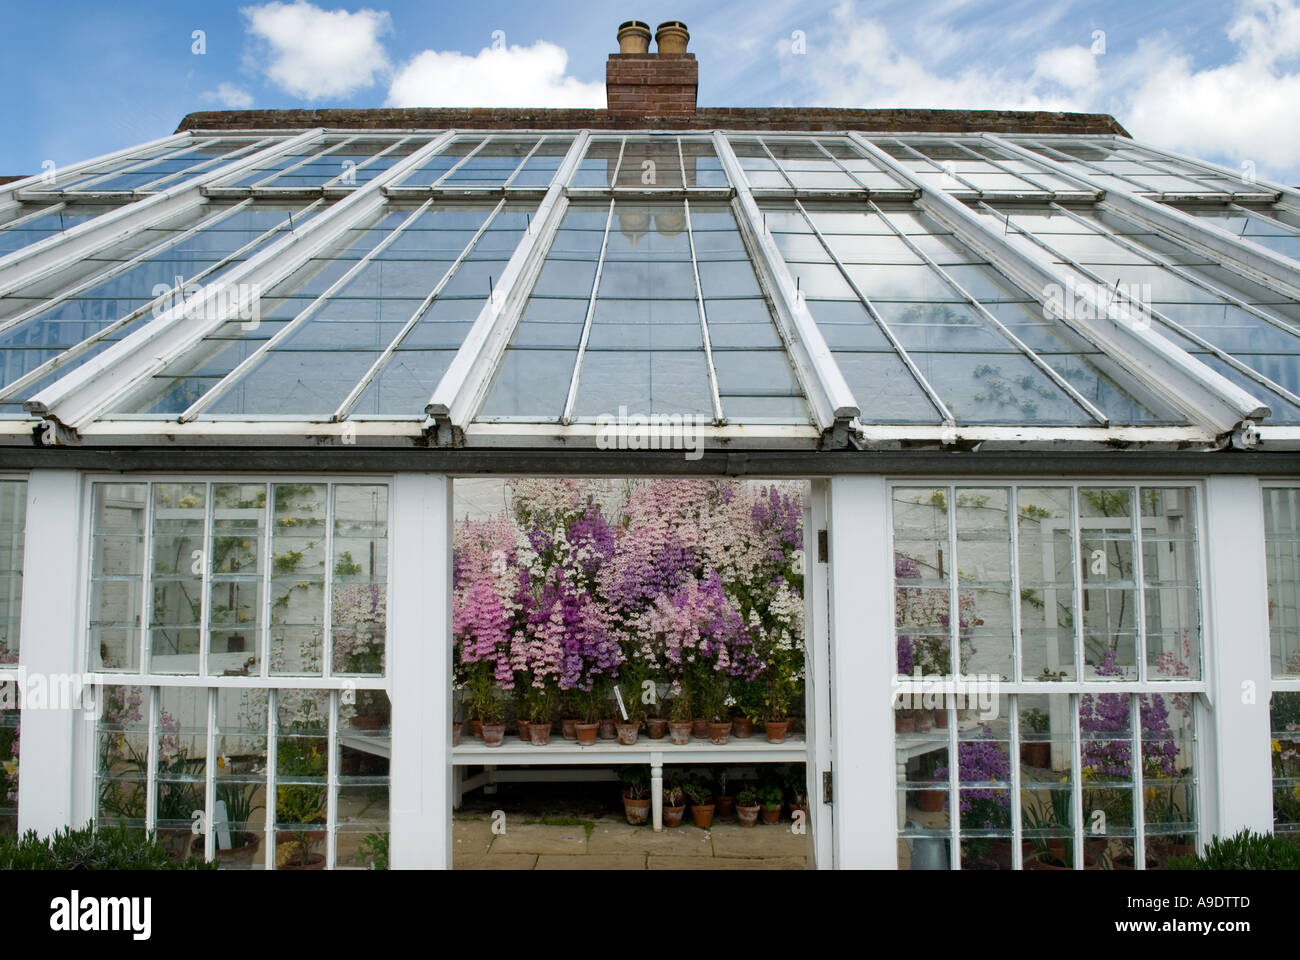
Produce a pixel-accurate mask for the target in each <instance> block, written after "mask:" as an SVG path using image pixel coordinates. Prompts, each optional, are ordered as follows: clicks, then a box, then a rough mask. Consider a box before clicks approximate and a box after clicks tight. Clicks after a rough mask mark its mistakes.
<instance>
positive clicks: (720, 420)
mask: <svg viewBox="0 0 1300 960" xmlns="http://www.w3.org/2000/svg"><path fill="white" fill-rule="evenodd" d="M677 155H678V157H679V158H680V157H681V140H680V138H679V139H678V141H677ZM684 169H685V168H683V177H682V183H685V182H686V178H685V174H684ZM682 209H683V210H684V211H685V212H686V240H687V242H688V243H689V244H690V248H691V273H692V275H693V276H694V278H695V306H696V308H697V309H698V310H699V314H700V335H701V336H702V337H703V338H704V364H705V368H706V369H707V370H708V374H709V400H710V402H711V403H712V404H713V422H714V423H715V424H717V425H719V426H721V425H722V424H724V423H726V422H727V421H726V418H725V417H724V416H723V410H722V397H721V396H720V395H719V394H718V371H717V370H716V369H715V368H714V366H713V345H712V344H711V343H710V341H709V321H708V314H707V311H706V310H705V308H704V288H703V287H701V286H700V264H699V261H698V260H696V259H695V231H694V230H693V229H692V227H691V202H690V201H689V200H685V199H683V200H682Z"/></svg>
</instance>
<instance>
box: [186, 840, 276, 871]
mask: <svg viewBox="0 0 1300 960" xmlns="http://www.w3.org/2000/svg"><path fill="white" fill-rule="evenodd" d="M234 838H235V835H234V834H231V835H230V839H231V840H233V839H234ZM261 841H262V838H261V837H260V836H258V835H257V834H256V833H245V834H244V843H243V845H242V846H238V847H232V848H231V849H229V850H220V849H219V850H217V861H218V862H219V863H220V864H221V865H222V866H224V867H251V866H252V865H253V858H254V857H256V856H257V848H258V846H259V844H260V843H261ZM195 844H196V845H197V846H198V848H199V849H198V851H197V854H196V855H197V856H199V857H200V858H201V857H202V856H203V838H202V837H199V838H197V839H196V841H195Z"/></svg>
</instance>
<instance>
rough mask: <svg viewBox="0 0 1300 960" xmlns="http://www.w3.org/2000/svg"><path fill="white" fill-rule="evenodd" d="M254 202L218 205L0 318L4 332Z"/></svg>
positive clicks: (149, 258) (0, 324)
mask: <svg viewBox="0 0 1300 960" xmlns="http://www.w3.org/2000/svg"><path fill="white" fill-rule="evenodd" d="M252 202H253V201H252V200H242V201H240V202H239V203H236V204H233V205H232V206H229V207H217V208H216V210H215V211H214V212H213V213H210V214H209V215H208V216H206V217H204V218H203V219H202V220H199V221H198V222H197V223H195V224H194V225H193V226H191V227H187V228H185V229H184V230H181V231H179V232H177V233H172V234H167V235H165V236H164V238H163V239H162V240H160V241H159V242H158V243H155V244H153V245H152V246H149V247H146V248H145V249H144V250H141V251H140V252H139V253H137V254H134V255H132V256H131V257H129V258H128V259H126V260H121V261H119V262H117V263H114V264H112V265H110V266H108V267H107V268H105V269H103V270H100V271H99V272H98V273H94V274H91V275H90V276H89V277H87V278H86V279H84V280H82V281H80V282H78V283H76V284H73V285H72V286H71V287H68V288H67V289H64V290H61V291H60V292H59V293H58V294H57V295H55V296H53V297H50V298H48V299H43V300H42V301H41V302H40V303H38V304H37V305H36V306H33V307H29V308H28V309H26V310H24V311H22V312H21V313H18V314H15V315H14V316H12V317H10V318H9V319H7V320H4V321H0V333H3V332H4V331H6V330H11V329H13V328H14V327H16V326H18V325H19V324H20V323H24V322H26V321H28V320H30V319H31V318H32V317H38V316H40V315H41V314H42V313H44V312H45V311H46V310H49V309H50V308H51V307H56V306H58V305H59V304H60V303H64V302H66V301H68V300H71V299H72V298H73V297H76V296H80V295H81V294H82V293H84V292H85V291H87V290H89V289H91V288H92V287H95V286H98V285H99V284H101V283H103V282H104V281H105V280H111V279H113V277H116V276H120V275H121V274H123V273H126V271H128V270H130V269H131V268H132V267H134V266H137V265H138V264H141V263H143V262H144V261H146V260H152V259H153V258H154V257H156V256H158V255H159V254H160V253H163V252H164V251H167V250H170V249H171V248H172V247H175V246H177V245H179V244H181V243H184V242H185V241H186V240H188V239H189V238H190V237H192V236H194V235H195V234H196V233H202V232H203V231H204V230H207V229H209V228H211V227H213V226H215V225H216V224H218V223H220V222H221V221H223V220H225V219H227V218H229V217H232V216H234V215H235V214H236V213H238V212H239V211H241V210H243V209H244V208H245V207H246V206H248V205H249V204H250V203H252ZM18 295H21V291H19V294H18Z"/></svg>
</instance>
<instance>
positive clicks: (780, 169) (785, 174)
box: [728, 137, 797, 190]
mask: <svg viewBox="0 0 1300 960" xmlns="http://www.w3.org/2000/svg"><path fill="white" fill-rule="evenodd" d="M754 142H755V143H757V144H758V145H759V146H760V147H762V148H763V152H764V153H765V154H767V159H769V160H771V161H772V163H773V164H775V166H776V172H777V173H779V174H781V179H783V180H784V181H785V182H786V183H787V184H788V185H789V187H790V189H791V190H795V189H797V188H796V187H795V185H794V180H793V179H792V178H791V176H790V172H789V171H788V170H786V168H785V164H784V163H782V162H781V161H780V160H778V159H777V158H776V154H774V153H773V152H772V149H771V148H770V147H769V146H768V145H767V144H766V143H764V142H763V138H762V137H755V138H754ZM728 145H730V144H728ZM745 182H746V184H748V183H749V178H748V177H746V178H745Z"/></svg>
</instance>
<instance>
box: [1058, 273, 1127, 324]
mask: <svg viewBox="0 0 1300 960" xmlns="http://www.w3.org/2000/svg"><path fill="white" fill-rule="evenodd" d="M1150 303H1151V284H1149V283H1113V284H1109V285H1108V284H1104V283H1092V282H1088V281H1085V282H1082V283H1076V282H1075V280H1074V278H1073V277H1066V279H1065V286H1064V287H1062V286H1061V285H1060V284H1059V283H1049V284H1048V285H1047V286H1045V287H1044V288H1043V317H1044V318H1045V319H1047V320H1055V319H1056V318H1058V317H1061V318H1063V319H1065V320H1097V319H1100V318H1101V317H1104V316H1113V317H1117V318H1118V319H1119V320H1121V321H1123V322H1124V323H1127V324H1128V325H1129V326H1131V327H1132V328H1133V329H1135V330H1147V329H1149V328H1150V326H1151V308H1150V306H1148V304H1150Z"/></svg>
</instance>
